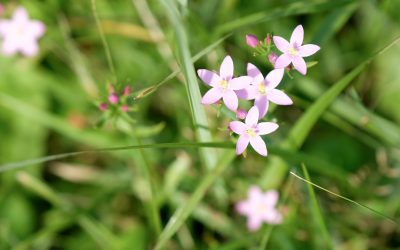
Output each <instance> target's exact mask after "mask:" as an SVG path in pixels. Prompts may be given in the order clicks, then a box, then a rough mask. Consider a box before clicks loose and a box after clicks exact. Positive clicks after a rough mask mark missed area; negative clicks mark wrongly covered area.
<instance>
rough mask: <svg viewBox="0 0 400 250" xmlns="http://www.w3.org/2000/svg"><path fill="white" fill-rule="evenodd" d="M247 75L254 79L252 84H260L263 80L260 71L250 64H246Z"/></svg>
mask: <svg viewBox="0 0 400 250" xmlns="http://www.w3.org/2000/svg"><path fill="white" fill-rule="evenodd" d="M247 75H248V76H251V77H253V78H255V79H254V82H257V83H258V82H261V81H262V80H263V79H264V77H263V75H262V73H261V72H260V70H259V69H258V68H257V67H256V66H254V65H253V64H251V63H248V64H247Z"/></svg>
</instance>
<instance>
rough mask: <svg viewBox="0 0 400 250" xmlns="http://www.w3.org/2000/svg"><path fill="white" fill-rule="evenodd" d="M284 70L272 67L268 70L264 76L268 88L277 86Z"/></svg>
mask: <svg viewBox="0 0 400 250" xmlns="http://www.w3.org/2000/svg"><path fill="white" fill-rule="evenodd" d="M284 72H285V70H284V69H274V70H272V71H271V72H269V73H268V75H267V76H266V77H265V80H266V82H267V84H266V86H267V87H268V88H269V89H274V88H276V86H278V84H279V83H280V82H281V81H282V78H283V74H284Z"/></svg>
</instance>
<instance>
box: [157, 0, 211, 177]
mask: <svg viewBox="0 0 400 250" xmlns="http://www.w3.org/2000/svg"><path fill="white" fill-rule="evenodd" d="M160 2H161V3H162V5H163V6H164V7H165V11H166V14H167V16H168V18H169V19H170V21H171V23H172V26H173V29H174V31H175V38H176V42H177V48H178V56H179V62H180V64H181V67H182V72H183V74H184V76H185V82H186V85H185V86H186V92H187V95H188V98H189V105H190V109H191V112H192V119H193V124H194V127H195V130H196V135H197V140H198V141H199V142H207V141H212V136H211V133H210V131H209V130H208V121H207V116H206V112H205V110H204V108H203V106H202V105H201V94H200V88H199V85H198V82H197V77H196V73H195V69H194V66H193V63H192V59H191V56H190V50H189V43H188V38H187V35H186V31H185V28H184V26H183V20H181V17H180V15H179V13H178V10H177V8H176V6H175V3H174V2H173V1H171V0H161V1H160ZM200 155H201V159H202V161H203V163H204V164H205V166H206V167H207V169H211V168H213V167H215V165H216V163H217V155H216V152H215V151H213V150H209V149H200Z"/></svg>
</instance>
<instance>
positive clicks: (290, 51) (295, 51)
mask: <svg viewBox="0 0 400 250" xmlns="http://www.w3.org/2000/svg"><path fill="white" fill-rule="evenodd" d="M288 53H289V55H291V56H297V54H298V53H299V52H298V51H297V49H295V48H293V47H290V48H289V50H288Z"/></svg>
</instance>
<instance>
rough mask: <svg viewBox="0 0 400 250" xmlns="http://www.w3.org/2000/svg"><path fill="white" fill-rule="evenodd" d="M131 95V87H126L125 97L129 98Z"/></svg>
mask: <svg viewBox="0 0 400 250" xmlns="http://www.w3.org/2000/svg"><path fill="white" fill-rule="evenodd" d="M130 93H131V87H129V86H125V88H124V92H123V96H128V95H129V94H130Z"/></svg>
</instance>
